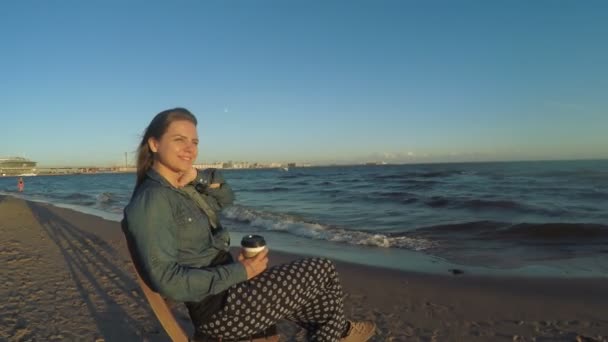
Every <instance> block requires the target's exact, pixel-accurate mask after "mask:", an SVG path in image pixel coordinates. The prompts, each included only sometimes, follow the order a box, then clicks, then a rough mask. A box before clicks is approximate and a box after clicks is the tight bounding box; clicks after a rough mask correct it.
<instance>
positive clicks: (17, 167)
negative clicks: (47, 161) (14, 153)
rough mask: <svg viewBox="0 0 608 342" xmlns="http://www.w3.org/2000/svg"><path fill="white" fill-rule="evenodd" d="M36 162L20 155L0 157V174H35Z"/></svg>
mask: <svg viewBox="0 0 608 342" xmlns="http://www.w3.org/2000/svg"><path fill="white" fill-rule="evenodd" d="M36 164H38V163H37V162H35V161H32V160H29V159H25V158H21V157H8V158H0V176H35V175H36Z"/></svg>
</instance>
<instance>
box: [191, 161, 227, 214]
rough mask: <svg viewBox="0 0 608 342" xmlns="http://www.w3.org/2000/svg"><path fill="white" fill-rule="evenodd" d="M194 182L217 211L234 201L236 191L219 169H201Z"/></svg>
mask: <svg viewBox="0 0 608 342" xmlns="http://www.w3.org/2000/svg"><path fill="white" fill-rule="evenodd" d="M194 184H195V187H196V188H197V190H198V191H199V192H200V193H201V194H202V195H203V196H205V199H206V200H207V201H208V203H209V204H210V205H211V206H212V207H213V209H214V210H216V211H221V210H222V209H223V208H225V207H227V206H229V205H231V204H232V203H234V192H233V191H232V188H231V187H230V185H229V184H228V183H227V182H226V179H225V178H224V175H223V174H222V173H221V172H220V171H218V170H217V169H204V170H199V171H198V175H197V178H196V179H195V180H194Z"/></svg>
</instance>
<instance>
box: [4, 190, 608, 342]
mask: <svg viewBox="0 0 608 342" xmlns="http://www.w3.org/2000/svg"><path fill="white" fill-rule="evenodd" d="M298 257H299V256H297V255H292V254H285V253H278V252H272V251H271V254H270V258H271V263H274V264H276V263H281V262H285V261H287V260H292V259H295V258H298ZM395 262H398V260H395ZM0 264H1V265H2V268H1V272H0V298H2V301H1V302H0V341H167V340H168V337H167V335H166V334H165V332H164V331H163V329H162V327H161V326H160V324H159V323H158V322H157V320H156V318H155V316H154V315H153V313H152V311H151V310H150V308H149V306H148V304H147V302H146V300H145V298H144V297H143V294H142V292H141V290H140V288H139V287H138V285H137V283H136V281H135V278H134V274H133V272H132V267H131V264H130V261H129V258H128V254H127V250H126V246H125V243H124V240H123V237H122V232H121V231H120V227H119V224H118V223H117V222H112V221H107V220H104V219H101V218H98V217H95V216H91V215H86V214H82V213H79V212H76V211H72V210H68V209H63V208H57V207H54V206H51V205H48V204H42V203H36V202H29V201H23V200H20V199H16V198H12V197H6V196H0ZM336 264H337V268H338V272H339V273H340V275H341V278H342V281H343V285H344V289H345V291H346V293H347V298H346V307H345V310H346V314H347V316H348V317H350V318H354V319H372V320H374V321H376V323H377V324H378V334H377V335H376V336H375V337H374V338H373V339H372V341H577V340H580V341H608V279H606V278H603V279H549V278H534V279H530V278H492V277H478V276H476V277H473V276H470V275H468V274H466V273H465V274H462V275H452V274H450V273H449V272H448V271H447V270H446V275H445V276H443V275H425V274H418V273H410V272H401V271H393V270H388V269H382V268H373V267H366V266H360V265H354V264H348V263H344V262H336ZM175 309H176V314H177V316H178V318H179V320H180V322H181V323H183V326H184V328H185V329H186V330H187V331H189V332H191V331H192V326H191V324H190V323H189V320H188V317H187V313H186V311H185V310H184V308H183V305H181V304H176V307H175ZM279 330H280V333H281V340H282V341H301V340H303V335H302V332H301V331H300V329H299V328H298V327H297V326H295V325H293V324H291V323H288V322H282V323H281V324H280V325H279Z"/></svg>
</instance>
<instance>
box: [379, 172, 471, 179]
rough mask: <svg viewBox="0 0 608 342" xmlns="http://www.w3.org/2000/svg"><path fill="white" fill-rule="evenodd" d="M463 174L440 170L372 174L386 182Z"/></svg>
mask: <svg viewBox="0 0 608 342" xmlns="http://www.w3.org/2000/svg"><path fill="white" fill-rule="evenodd" d="M462 174H464V172H463V171H461V170H442V171H417V172H405V173H399V174H374V175H372V176H373V178H374V179H378V180H387V179H389V180H390V179H397V180H412V178H445V177H451V176H454V175H462Z"/></svg>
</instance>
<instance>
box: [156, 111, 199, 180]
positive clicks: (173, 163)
mask: <svg viewBox="0 0 608 342" xmlns="http://www.w3.org/2000/svg"><path fill="white" fill-rule="evenodd" d="M148 146H149V147H150V149H151V150H152V152H154V153H155V160H154V167H155V168H156V169H157V171H159V173H160V174H162V175H163V176H165V177H167V176H169V177H171V176H173V177H175V176H179V175H180V174H182V173H184V172H187V171H188V170H190V169H191V168H192V163H194V161H195V160H196V157H197V155H198V134H197V132H196V126H195V125H194V124H193V123H192V122H190V121H186V120H178V121H173V122H172V123H171V124H169V127H168V128H167V131H166V132H165V134H163V136H162V137H161V138H160V140H157V139H156V138H150V139H148Z"/></svg>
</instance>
